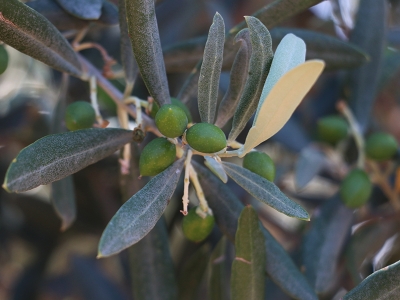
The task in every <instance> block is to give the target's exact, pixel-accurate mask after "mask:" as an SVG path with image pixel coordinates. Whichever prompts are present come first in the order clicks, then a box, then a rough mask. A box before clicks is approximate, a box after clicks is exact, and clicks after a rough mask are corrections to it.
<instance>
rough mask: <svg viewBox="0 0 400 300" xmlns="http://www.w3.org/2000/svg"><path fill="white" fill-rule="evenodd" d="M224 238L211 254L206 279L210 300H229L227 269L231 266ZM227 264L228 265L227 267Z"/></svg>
mask: <svg viewBox="0 0 400 300" xmlns="http://www.w3.org/2000/svg"><path fill="white" fill-rule="evenodd" d="M229 246H230V245H228V241H227V239H226V237H224V236H222V238H221V239H220V241H219V242H218V244H217V245H216V246H215V248H214V249H213V251H212V253H211V257H210V262H209V268H210V276H209V278H208V287H209V291H210V292H209V296H210V300H229V299H231V298H230V293H229V290H230V288H229V286H230V283H229V273H230V272H229V268H230V265H231V262H230V257H229V255H228V253H227V252H228V251H227V247H229ZM228 264H229V265H228Z"/></svg>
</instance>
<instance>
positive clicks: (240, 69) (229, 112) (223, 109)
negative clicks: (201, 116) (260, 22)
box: [215, 28, 251, 128]
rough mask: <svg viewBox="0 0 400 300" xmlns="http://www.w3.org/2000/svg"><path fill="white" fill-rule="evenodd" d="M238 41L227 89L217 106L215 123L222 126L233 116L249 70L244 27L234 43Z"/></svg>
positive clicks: (248, 49) (248, 51)
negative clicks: (238, 46) (238, 47)
mask: <svg viewBox="0 0 400 300" xmlns="http://www.w3.org/2000/svg"><path fill="white" fill-rule="evenodd" d="M238 42H240V49H239V51H238V52H237V54H236V58H235V61H234V62H233V65H232V69H231V72H230V81H229V86H228V90H227V91H226V93H225V96H224V98H223V99H222V101H221V104H220V105H219V108H218V116H217V120H216V121H215V125H216V126H218V127H220V128H222V127H223V126H224V125H225V123H226V122H227V121H228V120H229V119H230V118H232V117H233V114H234V113H235V109H236V107H237V104H238V102H239V99H240V96H241V95H242V92H243V89H244V86H245V84H246V80H247V77H248V72H249V59H250V56H251V41H250V33H249V29H247V28H245V29H242V30H241V31H239V32H238V34H237V35H236V37H235V44H236V43H238Z"/></svg>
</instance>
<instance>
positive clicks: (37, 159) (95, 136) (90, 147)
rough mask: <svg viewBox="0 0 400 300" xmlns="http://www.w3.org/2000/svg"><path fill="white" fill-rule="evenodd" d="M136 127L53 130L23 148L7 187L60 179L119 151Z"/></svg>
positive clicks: (27, 186) (26, 186) (20, 189)
mask: <svg viewBox="0 0 400 300" xmlns="http://www.w3.org/2000/svg"><path fill="white" fill-rule="evenodd" d="M131 140H132V131H130V130H124V129H117V128H105V129H101V128H90V129H82V130H77V131H72V132H65V133H59V134H52V135H48V136H45V137H43V138H41V139H40V140H37V141H36V142H34V143H33V144H31V145H29V146H28V147H26V148H24V149H22V150H21V152H20V153H19V154H18V156H17V157H16V158H15V159H14V160H13V162H12V163H11V165H10V166H9V167H8V170H7V174H6V178H5V180H4V184H3V187H4V188H5V189H6V190H7V191H8V192H23V191H28V190H30V189H33V188H35V187H37V186H39V185H43V184H48V183H51V182H53V181H56V180H60V179H61V178H64V177H66V176H68V175H71V174H73V173H75V172H78V171H79V170H82V169H83V168H85V167H86V166H88V165H91V164H93V163H95V162H97V161H99V160H101V159H103V158H105V157H107V156H109V155H111V154H113V153H114V152H115V151H117V150H118V149H119V148H121V147H122V146H123V145H125V144H126V143H129V142H130V141H131Z"/></svg>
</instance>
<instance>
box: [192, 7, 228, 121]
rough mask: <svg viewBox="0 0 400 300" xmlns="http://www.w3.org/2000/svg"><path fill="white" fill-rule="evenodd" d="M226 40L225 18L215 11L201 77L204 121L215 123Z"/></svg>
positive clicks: (201, 109) (201, 116)
mask: <svg viewBox="0 0 400 300" xmlns="http://www.w3.org/2000/svg"><path fill="white" fill-rule="evenodd" d="M224 41H225V24H224V19H223V18H222V17H221V15H220V14H219V13H215V15H214V19H213V23H212V25H211V27H210V31H209V33H208V38H207V42H206V47H205V49H204V55H203V63H202V64H201V69H200V78H199V90H198V93H199V94H198V105H199V113H200V118H201V121H202V122H204V123H213V122H214V118H215V110H216V107H217V100H218V88H219V76H220V75H221V66H222V57H223V52H224Z"/></svg>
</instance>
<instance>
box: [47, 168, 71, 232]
mask: <svg viewBox="0 0 400 300" xmlns="http://www.w3.org/2000/svg"><path fill="white" fill-rule="evenodd" d="M51 203H52V204H53V207H54V209H55V211H56V213H57V215H58V216H59V217H60V219H61V231H65V230H67V229H68V228H69V227H70V226H71V225H72V223H74V221H75V218H76V205H75V190H74V182H73V180H72V176H67V177H65V178H62V179H60V180H58V181H55V182H53V183H52V184H51Z"/></svg>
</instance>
